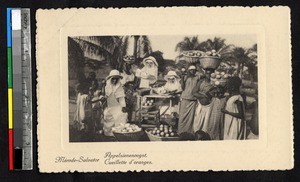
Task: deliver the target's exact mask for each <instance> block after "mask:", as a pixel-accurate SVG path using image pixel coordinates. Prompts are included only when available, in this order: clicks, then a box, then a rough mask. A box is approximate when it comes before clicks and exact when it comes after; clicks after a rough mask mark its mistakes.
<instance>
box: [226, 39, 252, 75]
mask: <svg viewBox="0 0 300 182" xmlns="http://www.w3.org/2000/svg"><path fill="white" fill-rule="evenodd" d="M256 47H257V45H256ZM256 49H257V48H256ZM256 58H257V55H256V53H255V45H254V46H253V47H252V48H250V49H245V48H242V47H236V48H235V49H234V50H233V53H232V59H231V60H232V61H234V62H235V63H236V64H237V73H238V75H239V76H240V77H242V73H243V70H244V66H246V65H247V66H249V65H250V66H252V65H253V66H255V67H256Z"/></svg>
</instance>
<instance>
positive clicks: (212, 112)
mask: <svg viewBox="0 0 300 182" xmlns="http://www.w3.org/2000/svg"><path fill="white" fill-rule="evenodd" d="M212 71H213V70H204V75H203V76H198V75H197V74H196V73H197V69H196V67H195V66H193V65H192V66H190V67H189V68H188V73H187V75H186V76H184V77H183V79H182V89H183V91H182V94H181V102H180V107H179V123H178V133H179V134H182V133H189V134H195V133H197V132H198V131H201V132H204V133H207V134H208V135H209V137H210V139H211V140H242V139H246V121H245V100H244V98H243V97H242V96H241V94H240V87H241V84H242V80H241V79H240V78H239V77H231V78H229V80H228V82H227V84H226V87H224V86H221V85H218V86H214V85H213V84H212V82H211V79H210V75H211V73H212Z"/></svg>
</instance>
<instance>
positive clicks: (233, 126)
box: [222, 76, 246, 140]
mask: <svg viewBox="0 0 300 182" xmlns="http://www.w3.org/2000/svg"><path fill="white" fill-rule="evenodd" d="M241 85H242V80H241V79H240V78H239V77H237V76H235V77H231V78H230V79H229V80H228V83H227V90H228V93H229V98H228V100H227V102H226V106H225V109H222V112H223V113H224V114H225V117H224V140H245V138H246V122H245V108H244V101H243V98H242V96H241V94H240V87H241Z"/></svg>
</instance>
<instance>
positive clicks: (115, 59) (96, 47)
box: [73, 36, 128, 69]
mask: <svg viewBox="0 0 300 182" xmlns="http://www.w3.org/2000/svg"><path fill="white" fill-rule="evenodd" d="M73 40H74V41H76V42H77V43H78V44H79V46H80V47H81V49H82V51H83V53H84V57H86V58H87V62H86V63H87V64H89V65H94V66H93V69H99V64H100V63H104V62H108V63H109V64H110V66H111V67H112V68H113V69H119V68H121V64H122V62H123V61H122V59H123V56H124V55H125V54H126V52H127V47H128V36H80V37H73ZM91 63H93V64H91Z"/></svg>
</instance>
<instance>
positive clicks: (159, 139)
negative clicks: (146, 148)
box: [145, 128, 179, 142]
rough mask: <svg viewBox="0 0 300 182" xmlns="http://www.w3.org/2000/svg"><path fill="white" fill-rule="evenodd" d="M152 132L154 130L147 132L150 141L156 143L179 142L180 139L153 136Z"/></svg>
mask: <svg viewBox="0 0 300 182" xmlns="http://www.w3.org/2000/svg"><path fill="white" fill-rule="evenodd" d="M150 130H152V129H151V128H149V129H146V130H145V131H146V133H147V135H148V138H149V140H150V141H153V142H156V141H179V137H178V136H174V137H159V136H156V135H153V134H151V133H150Z"/></svg>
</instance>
